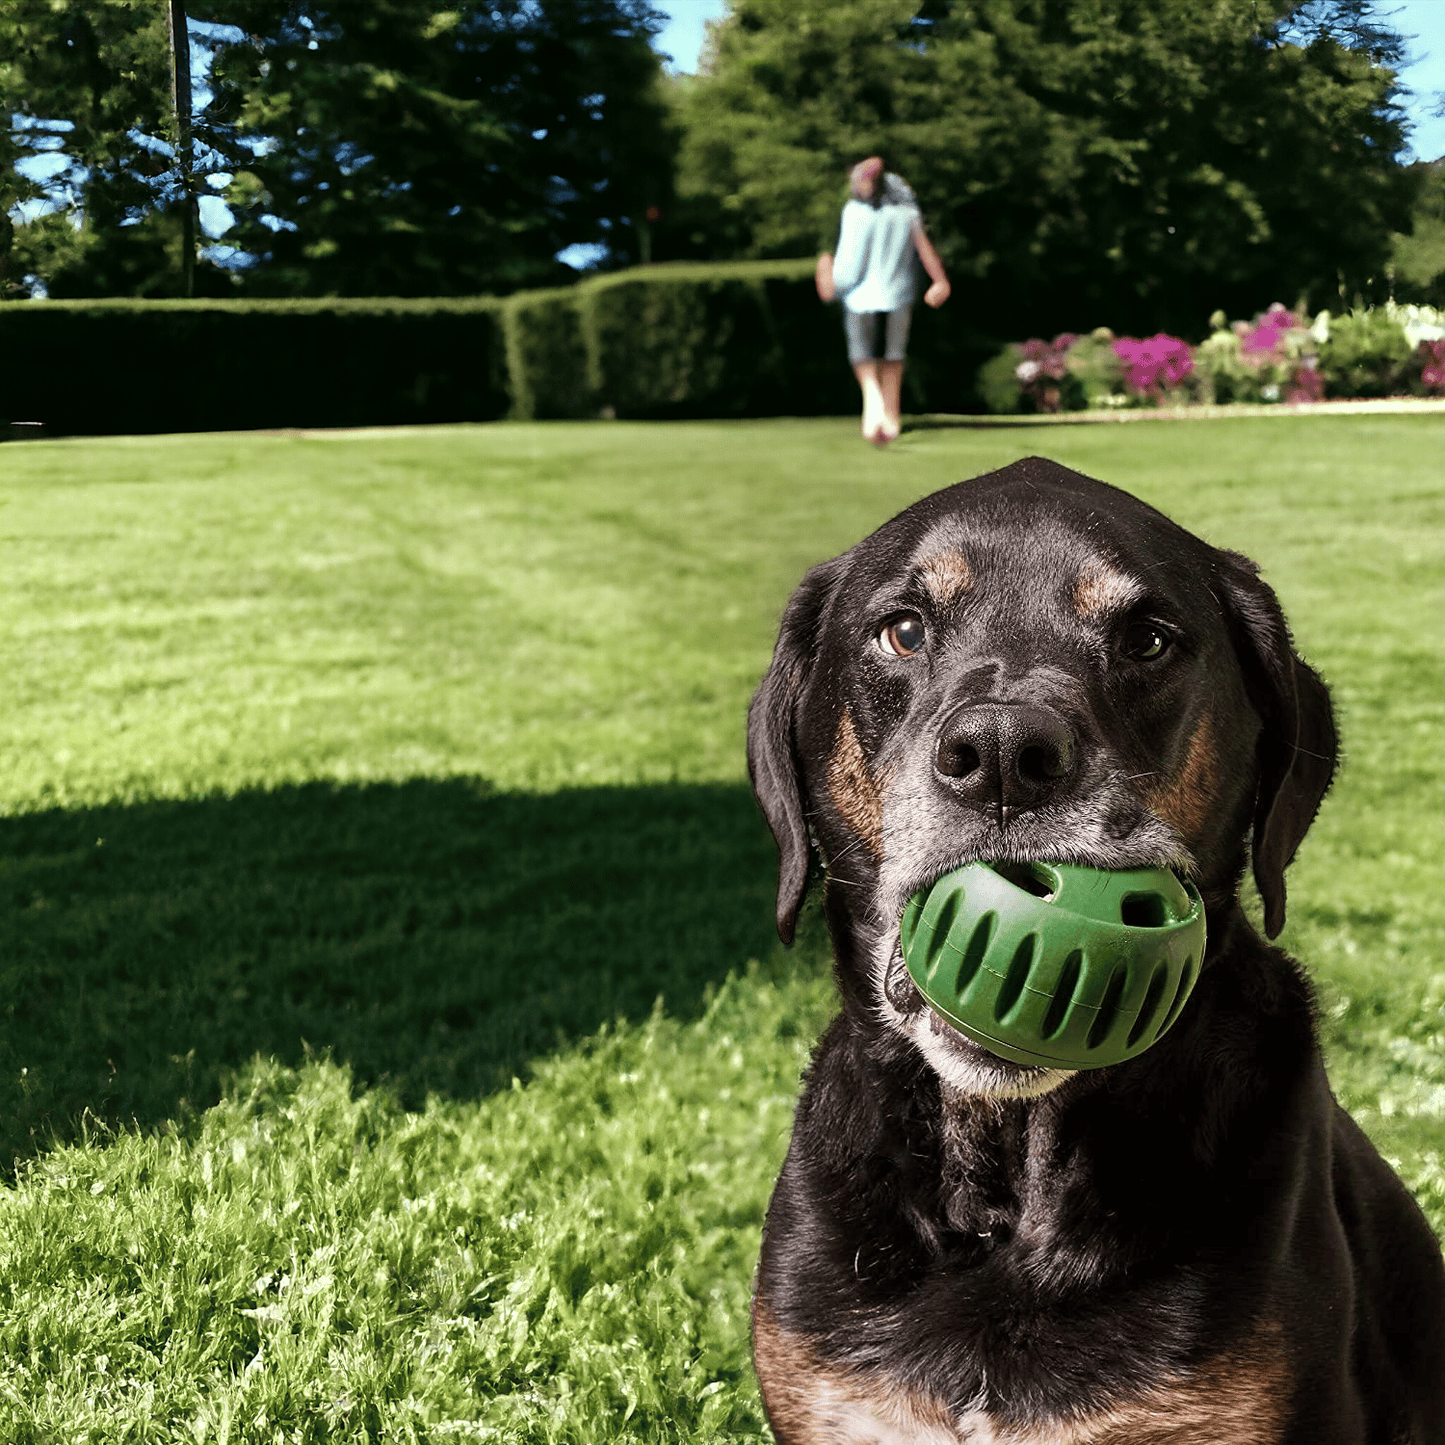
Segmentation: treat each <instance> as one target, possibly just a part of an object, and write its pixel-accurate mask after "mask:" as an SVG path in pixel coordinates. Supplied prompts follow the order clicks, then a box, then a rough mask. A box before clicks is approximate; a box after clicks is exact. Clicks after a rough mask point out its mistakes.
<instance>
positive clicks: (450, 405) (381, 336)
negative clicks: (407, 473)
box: [0, 298, 511, 435]
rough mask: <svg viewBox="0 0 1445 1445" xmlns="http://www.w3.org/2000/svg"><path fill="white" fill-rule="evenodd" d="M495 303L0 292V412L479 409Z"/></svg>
mask: <svg viewBox="0 0 1445 1445" xmlns="http://www.w3.org/2000/svg"><path fill="white" fill-rule="evenodd" d="M499 313H500V303H498V302H497V301H494V300H492V299H490V298H482V299H468V300H465V301H450V300H448V301H412V300H402V299H397V300H391V299H386V300H329V301H266V302H242V301H39V302H36V301H30V302H9V303H7V304H5V305H4V306H0V416H3V417H5V418H6V419H8V420H10V421H40V422H43V423H44V424H45V430H46V432H47V433H48V434H52V435H56V434H61V435H65V434H71V435H73V434H80V433H89V434H96V433H114V432H158V431H214V430H222V429H243V428H249V427H328V426H366V425H374V424H379V423H380V424H402V423H408V422H411V423H421V422H438V421H490V420H492V419H494V418H496V417H499V416H503V415H505V414H506V412H507V410H508V408H509V406H510V404H511V397H510V394H509V388H508V386H507V384H506V365H505V359H504V357H503V355H502V328H501V325H500V319H501V318H500V314H499Z"/></svg>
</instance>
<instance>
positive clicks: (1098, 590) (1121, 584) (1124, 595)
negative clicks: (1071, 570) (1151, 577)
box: [1074, 557, 1144, 620]
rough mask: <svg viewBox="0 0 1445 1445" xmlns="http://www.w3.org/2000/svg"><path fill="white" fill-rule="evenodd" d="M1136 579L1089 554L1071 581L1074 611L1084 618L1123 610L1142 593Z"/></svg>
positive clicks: (1142, 590) (1142, 589) (1141, 588)
mask: <svg viewBox="0 0 1445 1445" xmlns="http://www.w3.org/2000/svg"><path fill="white" fill-rule="evenodd" d="M1143 594H1144V588H1143V587H1142V586H1141V585H1140V583H1139V582H1138V581H1137V579H1135V578H1133V577H1130V576H1127V575H1126V574H1125V573H1123V572H1119V571H1117V570H1116V569H1115V568H1113V567H1111V566H1110V565H1109V564H1108V563H1107V562H1101V561H1100V560H1099V559H1098V558H1097V557H1091V558H1090V559H1089V560H1088V561H1087V562H1085V563H1084V565H1083V567H1082V568H1081V569H1080V571H1079V575H1078V577H1077V578H1076V579H1075V581H1074V611H1075V612H1076V613H1078V615H1079V616H1080V617H1082V618H1084V619H1085V620H1090V619H1095V618H1099V617H1103V616H1105V615H1106V614H1108V613H1110V612H1118V611H1122V610H1123V609H1124V608H1125V607H1127V606H1128V605H1129V604H1130V603H1131V602H1136V601H1138V599H1139V598H1140V597H1141V596H1143Z"/></svg>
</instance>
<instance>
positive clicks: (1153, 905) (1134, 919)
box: [1119, 893, 1169, 928]
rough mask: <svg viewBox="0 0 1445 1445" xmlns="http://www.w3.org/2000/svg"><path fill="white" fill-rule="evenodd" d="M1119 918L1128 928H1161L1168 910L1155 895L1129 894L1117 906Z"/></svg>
mask: <svg viewBox="0 0 1445 1445" xmlns="http://www.w3.org/2000/svg"><path fill="white" fill-rule="evenodd" d="M1119 916H1120V918H1122V919H1123V921H1124V922H1125V923H1126V924H1127V925H1128V926H1129V927H1130V928H1163V927H1164V925H1165V924H1166V923H1168V922H1169V910H1168V908H1167V907H1166V906H1165V903H1164V899H1163V898H1162V897H1161V896H1160V895H1159V894H1157V893H1130V894H1128V895H1127V896H1126V897H1125V899H1124V901H1123V902H1122V903H1121V904H1120V905H1119Z"/></svg>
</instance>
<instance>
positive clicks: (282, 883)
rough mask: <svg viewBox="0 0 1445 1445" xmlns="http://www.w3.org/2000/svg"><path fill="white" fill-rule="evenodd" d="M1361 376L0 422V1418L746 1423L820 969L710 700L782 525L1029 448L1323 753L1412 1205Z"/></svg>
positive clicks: (1414, 747) (1418, 921)
mask: <svg viewBox="0 0 1445 1445" xmlns="http://www.w3.org/2000/svg"><path fill="white" fill-rule="evenodd" d="M1442 439H1445V426H1442V424H1441V423H1440V422H1439V421H1438V420H1434V419H1424V418H1418V419H1417V418H1411V419H1396V418H1359V419H1343V418H1329V419H1325V418H1319V419H1316V418H1302V419H1299V420H1292V419H1291V420H1286V419H1275V418H1271V419H1267V420H1240V421H1225V422H1211V423H1195V422H1189V423H1179V424H1154V425H1136V426H1132V427H1127V428H1126V427H1119V428H1059V427H1051V428H1048V429H1043V428H1039V429H1027V428H986V429H957V430H950V429H938V430H921V431H917V432H914V433H911V434H909V435H907V436H906V437H905V438H904V439H903V441H902V442H901V443H899V444H898V446H897V447H895V448H894V449H893V450H892V451H890V452H889V453H887V454H885V455H882V456H879V455H877V454H875V453H873V452H871V451H870V450H869V449H867V448H864V447H862V446H861V445H860V444H859V443H858V442H857V441H856V440H855V438H854V436H853V427H852V425H851V424H849V423H831V422H806V423H790V422H776V423H766V424H726V425H725V424H711V423H698V424H685V425H674V426H625V425H605V424H603V425H578V426H568V425H554V426H544V427H524V426H506V425H503V426H495V427H481V428H445V429H436V430H431V431H415V432H405V431H402V432H390V433H378V434H375V435H370V436H367V435H357V434H350V435H348V434H334V435H328V436H285V437H283V436H221V437H184V438H149V439H144V440H134V439H123V440H119V441H116V440H111V441H94V442H92V441H86V442H66V443H37V444H30V445H26V446H11V447H5V448H0V502H3V506H0V532H3V534H4V545H5V549H6V556H7V567H6V569H5V570H4V572H3V573H0V601H3V605H4V607H5V611H6V616H7V620H8V622H9V623H10V642H9V646H8V655H7V682H8V684H9V689H8V691H9V702H10V705H9V707H8V708H7V709H6V710H5V711H4V713H3V715H0V883H3V888H0V970H3V972H0V977H3V980H4V984H5V989H4V995H3V998H0V1143H3V1146H4V1153H3V1160H4V1162H5V1163H6V1164H9V1165H10V1166H11V1172H12V1178H11V1182H10V1183H9V1184H8V1185H7V1186H5V1187H4V1188H3V1190H0V1350H3V1353H4V1357H5V1359H6V1363H7V1368H6V1370H5V1371H4V1372H3V1373H0V1439H4V1440H7V1441H10V1440H14V1441H37V1442H39V1441H47V1442H49V1441H55V1442H59V1441H65V1442H70V1441H121V1440H126V1441H166V1442H172V1441H175V1442H180V1441H186V1442H192V1441H201V1440H204V1441H212V1440H215V1441H228V1442H234V1441H248V1442H249V1441H257V1442H260V1441H267V1442H270V1441H305V1442H313V1441H316V1442H319V1441H333V1440H335V1441H352V1440H355V1441H381V1440H387V1441H392V1440H398V1441H406V1440H417V1441H422V1440H425V1441H450V1440H484V1439H495V1440H506V1441H514V1440H515V1441H554V1440H555V1441H578V1440H587V1441H601V1440H635V1441H663V1440H679V1441H680V1440H710V1439H716V1440H755V1439H763V1438H765V1433H764V1426H763V1423H762V1417H761V1412H760V1408H759V1405H758V1400H757V1394H756V1387H755V1385H754V1384H753V1381H752V1376H751V1372H750V1367H749V1365H748V1362H747V1340H746V1306H747V1296H748V1288H749V1282H750V1273H751V1268H752V1261H753V1259H754V1258H755V1255H756V1249H757V1230H758V1225H759V1222H760V1219H761V1212H762V1208H763V1205H764V1202H765V1200H766V1197H767V1194H768V1191H769V1189H770V1188H771V1183H772V1178H773V1175H774V1174H775V1172H776V1169H777V1167H778V1164H779V1162H780V1159H781V1155H782V1150H783V1148H784V1146H785V1143H786V1138H787V1132H788V1127H789V1123H790V1117H791V1108H792V1101H793V1099H794V1097H795V1093H796V1085H797V1078H798V1074H799V1071H800V1069H801V1068H802V1066H803V1064H804V1062H805V1060H806V1057H807V1053H808V1049H809V1048H810V1046H811V1042H812V1040H813V1039H814V1037H816V1034H817V1032H818V1031H819V1030H820V1028H821V1027H822V1025H823V1024H824V1022H825V1021H826V1019H827V1016H828V1014H829V1012H830V1010H831V1002H830V987H831V985H830V983H829V980H828V974H827V959H826V948H825V944H824V941H823V940H822V938H821V935H820V932H819V928H818V924H817V919H816V915H814V914H812V913H810V914H809V916H808V919H807V921H806V926H805V928H804V932H803V941H802V943H801V945H800V947H798V948H797V949H795V950H794V952H793V953H791V954H784V953H783V952H782V950H780V949H779V948H778V947H777V946H776V944H775V943H774V942H773V941H772V939H771V913H772V908H771V888H772V878H771V864H772V848H771V842H770V840H769V839H768V837H767V834H766V830H765V829H764V828H763V825H762V823H761V822H760V820H759V819H758V818H757V816H756V814H755V812H754V810H753V808H752V805H751V803H750V800H749V798H748V796H747V790H746V784H745V782H744V776H743V767H742V727H743V717H744V713H745V709H746V704H747V699H748V695H749V693H750V691H751V688H752V687H753V685H754V684H755V682H756V680H757V678H758V677H759V676H760V675H761V673H762V671H763V668H764V667H765V665H766V661H767V656H768V651H769V648H770V646H771V642H772V637H773V631H774V628H775V626H776V621H777V617H778V614H779V612H780V610H781V607H782V604H783V602H784V600H785V598H786V596H787V593H788V591H789V590H790V588H791V587H792V586H793V585H794V584H795V583H796V581H797V579H798V578H799V576H800V575H801V573H802V571H803V569H804V568H805V567H806V566H807V565H808V564H810V563H811V562H814V561H817V560H819V559H821V558H823V557H825V556H830V555H832V554H834V553H835V552H837V551H839V550H841V549H842V548H843V547H845V546H847V545H849V544H850V543H851V542H852V541H854V540H856V539H857V537H859V536H860V535H862V533H863V532H865V531H867V530H869V529H870V528H871V527H873V526H875V525H876V524H877V523H879V522H881V521H882V520H884V519H885V518H886V517H887V516H889V515H891V514H892V513H893V512H895V511H897V510H898V509H899V508H901V507H902V506H904V505H906V504H907V503H908V502H910V501H912V500H913V499H914V498H915V497H917V496H919V495H921V494H923V493H924V492H926V491H929V490H931V489H933V488H934V487H937V486H941V485H944V484H946V483H948V482H952V481H956V480H959V479H961V478H963V477H966V476H969V475H973V474H976V473H977V472H980V471H983V470H986V469H988V468H989V467H992V466H997V465H1001V464H1003V463H1005V462H1007V461H1010V460H1013V459H1014V458H1016V457H1017V456H1019V455H1022V454H1025V453H1027V452H1029V451H1046V452H1047V453H1048V454H1049V455H1051V456H1053V457H1055V458H1056V459H1057V460H1059V461H1061V462H1064V463H1065V464H1067V465H1072V466H1075V467H1078V468H1079V469H1080V470H1083V471H1086V472H1089V473H1091V474H1093V475H1096V476H1101V477H1103V478H1105V479H1106V480H1109V481H1113V482H1116V483H1118V484H1120V485H1123V486H1126V487H1128V488H1130V489H1131V490H1134V491H1136V492H1138V493H1139V494H1140V495H1142V496H1144V497H1145V498H1146V499H1147V500H1149V501H1152V502H1154V503H1155V504H1156V505H1159V506H1161V507H1162V508H1163V509H1164V510H1166V511H1167V512H1169V513H1170V514H1171V515H1173V516H1175V517H1176V518H1177V519H1178V520H1179V521H1180V522H1182V523H1183V524H1184V525H1186V526H1189V527H1191V528H1192V529H1194V530H1196V531H1199V532H1201V533H1202V534H1203V535H1205V536H1206V537H1208V538H1209V539H1210V540H1212V541H1214V542H1217V543H1219V544H1221V545H1226V546H1234V547H1237V548H1239V549H1240V550H1242V551H1245V552H1247V553H1249V554H1250V555H1251V556H1253V557H1255V558H1256V559H1257V560H1259V561H1260V562H1261V563H1262V564H1263V565H1264V569H1265V575H1266V577H1267V578H1268V579H1269V580H1270V581H1271V582H1272V583H1273V584H1274V585H1275V586H1276V588H1277V589H1278V590H1279V592H1280V594H1281V596H1282V598H1283V600H1284V603H1285V607H1286V611H1287V612H1288V613H1289V615H1290V617H1291V619H1292V621H1293V623H1294V625H1295V629H1296V634H1297V637H1298V640H1299V642H1300V644H1301V646H1302V648H1303V650H1304V651H1305V652H1306V654H1307V655H1308V656H1309V657H1310V658H1311V660H1312V661H1313V662H1314V663H1315V664H1316V665H1317V666H1319V667H1320V668H1321V670H1322V671H1323V672H1324V674H1325V676H1326V677H1327V679H1328V680H1329V681H1330V682H1331V684H1332V685H1333V687H1334V689H1335V695H1336V699H1337V702H1338V703H1339V706H1340V712H1341V721H1342V726H1343V731H1344V736H1345V741H1346V764H1345V771H1344V773H1343V774H1342V777H1341V780H1340V782H1339V784H1338V785H1337V787H1336V790H1335V792H1334V794H1333V795H1332V796H1331V798H1330V799H1329V800H1327V802H1326V804H1325V808H1324V811H1323V813H1322V814H1321V817H1320V820H1319V822H1318V823H1317V824H1316V826H1315V828H1314V829H1313V831H1312V832H1311V834H1310V837H1309V839H1308V840H1307V841H1306V843H1305V846H1304V849H1303V850H1302V854H1301V857H1300V860H1299V862H1298V863H1297V864H1296V866H1295V868H1294V869H1293V870H1292V873H1291V890H1290V900H1291V902H1290V923H1289V928H1288V931H1287V934H1286V938H1285V940H1284V941H1285V942H1286V944H1287V945H1288V946H1289V947H1291V948H1292V949H1293V951H1295V952H1296V953H1297V954H1299V956H1301V957H1302V958H1304V959H1305V960H1306V961H1307V962H1308V963H1309V964H1310V965H1311V966H1312V968H1313V969H1314V972H1315V974H1316V976H1317V978H1318V979H1319V981H1320V984H1321V989H1322V998H1323V1003H1324V1006H1325V1026H1326V1033H1327V1042H1328V1045H1329V1048H1330V1052H1331V1062H1332V1071H1333V1075H1334V1078H1335V1081H1336V1085H1337V1088H1338V1089H1339V1091H1340V1093H1341V1095H1342V1097H1343V1098H1344V1100H1345V1102H1346V1103H1347V1104H1349V1105H1350V1106H1351V1107H1352V1108H1353V1109H1354V1110H1355V1112H1356V1113H1357V1115H1358V1117H1360V1118H1361V1119H1362V1121H1363V1122H1364V1124H1365V1125H1366V1127H1367V1129H1369V1131H1370V1132H1371V1133H1372V1134H1373V1135H1374V1136H1375V1138H1376V1139H1377V1140H1379V1141H1380V1143H1381V1144H1382V1147H1383V1148H1384V1149H1385V1151H1386V1152H1387V1153H1388V1154H1389V1155H1390V1156H1391V1157H1392V1158H1393V1159H1395V1160H1396V1161H1398V1163H1399V1165H1400V1167H1401V1170H1402V1173H1403V1174H1404V1176H1405V1177H1406V1179H1407V1181H1408V1182H1409V1183H1410V1184H1411V1186H1412V1187H1413V1188H1414V1189H1415V1191H1416V1193H1417V1197H1419V1198H1420V1200H1421V1202H1422V1204H1423V1205H1424V1206H1425V1208H1426V1210H1427V1212H1428V1213H1429V1214H1430V1217H1431V1219H1432V1221H1433V1223H1434V1224H1435V1226H1436V1228H1437V1229H1442V1230H1445V1168H1442V1157H1441V1152H1440V1142H1439V1140H1440V1122H1441V1118H1442V1115H1445V1063H1442V1060H1445V1038H1442V1024H1441V1008H1442V1004H1445V962H1442V960H1445V949H1442V944H1445V903H1442V900H1441V898H1440V894H1439V888H1438V877H1439V873H1438V869H1439V859H1440V857H1441V856H1442V853H1445V806H1442V804H1445V766H1442V764H1441V763H1440V761H1439V759H1440V756H1441V746H1440V744H1441V713H1442V704H1441V699H1442V697H1445V687H1442V684H1445V638H1442V635H1441V627H1440V622H1439V618H1440V616H1441V611H1440V604H1441V600H1442V599H1441V597H1440V590H1441V578H1442V575H1445V572H1442V568H1441V565H1440V564H1441V551H1442V549H1445V541H1442V539H1445V528H1442V525H1441V523H1442V520H1445V519H1442V511H1445V504H1442V501H1441V498H1440V496H1439V489H1438V483H1437V481H1436V477H1437V473H1438V456H1439V447H1440V444H1441V441H1442Z"/></svg>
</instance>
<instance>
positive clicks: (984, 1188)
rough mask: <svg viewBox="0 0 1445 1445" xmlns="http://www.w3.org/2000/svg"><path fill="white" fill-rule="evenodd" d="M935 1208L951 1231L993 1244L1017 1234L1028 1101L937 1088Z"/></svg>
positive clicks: (1024, 1172) (1025, 1164)
mask: <svg viewBox="0 0 1445 1445" xmlns="http://www.w3.org/2000/svg"><path fill="white" fill-rule="evenodd" d="M939 1102H940V1105H941V1120H940V1124H941V1127H940V1130H939V1140H940V1144H941V1150H942V1158H941V1160H940V1164H941V1180H940V1184H941V1188H940V1193H939V1203H940V1204H941V1206H942V1209H943V1214H944V1217H945V1219H946V1220H947V1221H948V1225H949V1227H950V1228H952V1229H956V1230H958V1231H959V1232H960V1233H963V1234H976V1235H979V1236H981V1237H983V1238H999V1237H1000V1236H1002V1235H1003V1234H1004V1233H1008V1234H1013V1233H1015V1232H1016V1231H1017V1229H1018V1223H1019V1215H1020V1213H1021V1204H1020V1201H1021V1196H1022V1195H1023V1194H1024V1193H1025V1192H1026V1190H1025V1189H1023V1188H1021V1186H1022V1185H1023V1184H1024V1181H1025V1180H1026V1178H1027V1176H1028V1174H1029V1166H1028V1155H1029V1146H1030V1133H1031V1130H1030V1123H1031V1116H1032V1115H1033V1113H1034V1112H1035V1111H1034V1110H1033V1108H1032V1104H1033V1101H1032V1100H995V1099H980V1098H977V1097H971V1096H968V1095H964V1094H960V1093H958V1092H956V1091H955V1090H953V1089H951V1088H950V1087H949V1086H948V1085H946V1084H944V1085H942V1086H941V1087H940V1099H939Z"/></svg>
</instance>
